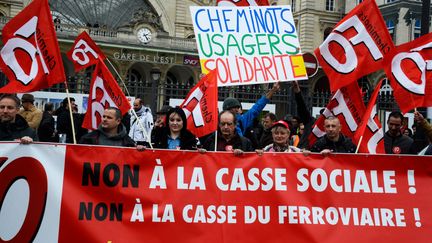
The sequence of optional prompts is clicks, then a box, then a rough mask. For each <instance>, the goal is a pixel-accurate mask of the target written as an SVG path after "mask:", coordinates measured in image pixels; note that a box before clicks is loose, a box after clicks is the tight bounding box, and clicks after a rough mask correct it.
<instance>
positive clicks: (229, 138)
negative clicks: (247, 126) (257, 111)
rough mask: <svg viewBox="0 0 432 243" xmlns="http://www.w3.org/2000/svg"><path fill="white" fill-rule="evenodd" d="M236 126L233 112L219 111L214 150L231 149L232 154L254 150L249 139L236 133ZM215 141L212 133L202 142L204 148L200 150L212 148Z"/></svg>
mask: <svg viewBox="0 0 432 243" xmlns="http://www.w3.org/2000/svg"><path fill="white" fill-rule="evenodd" d="M236 126H237V119H236V114H235V113H233V112H231V111H222V112H221V113H219V127H218V132H217V147H216V151H232V152H233V153H234V155H241V154H243V152H252V151H254V148H253V147H252V143H251V142H250V140H249V139H247V138H245V137H243V136H240V135H239V134H238V133H237V129H236ZM215 143H216V141H215V135H214V134H213V135H211V136H210V137H209V138H207V140H206V141H205V142H204V145H203V148H204V149H201V150H200V152H205V151H206V150H211V151H212V150H214V149H215Z"/></svg>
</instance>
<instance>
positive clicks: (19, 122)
mask: <svg viewBox="0 0 432 243" xmlns="http://www.w3.org/2000/svg"><path fill="white" fill-rule="evenodd" d="M24 136H29V137H31V138H32V139H33V141H38V136H37V134H36V132H35V130H33V129H32V128H30V127H29V125H28V123H27V121H26V120H25V119H24V118H23V117H22V116H20V115H18V114H17V115H16V117H15V122H14V123H10V122H0V141H14V140H15V139H20V138H22V137H24Z"/></svg>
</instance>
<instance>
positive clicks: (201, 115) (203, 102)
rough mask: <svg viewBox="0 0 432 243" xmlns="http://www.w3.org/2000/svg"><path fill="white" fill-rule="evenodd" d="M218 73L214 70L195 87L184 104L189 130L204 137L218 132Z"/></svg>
mask: <svg viewBox="0 0 432 243" xmlns="http://www.w3.org/2000/svg"><path fill="white" fill-rule="evenodd" d="M217 103H218V88H217V71H215V70H212V71H210V72H209V73H208V74H207V75H205V76H204V77H203V78H201V80H200V81H199V82H198V83H197V84H196V85H195V87H193V88H192V89H191V90H190V91H189V94H188V95H187V96H186V98H185V99H184V101H183V102H182V104H181V105H180V107H181V108H183V111H184V112H185V114H186V118H187V128H188V130H189V131H191V132H192V133H193V134H195V136H197V137H202V136H205V135H207V134H209V133H212V132H214V131H216V129H217V125H218V120H217V119H218V118H217V117H218V106H217Z"/></svg>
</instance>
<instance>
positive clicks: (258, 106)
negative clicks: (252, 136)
mask: <svg viewBox="0 0 432 243" xmlns="http://www.w3.org/2000/svg"><path fill="white" fill-rule="evenodd" d="M269 102H270V100H269V99H267V97H266V96H265V95H263V96H262V97H261V98H260V99H259V100H257V102H256V103H255V104H254V105H253V106H252V108H251V109H250V110H248V111H247V112H246V113H244V114H241V115H240V114H237V127H236V130H237V133H238V134H239V135H240V136H243V134H244V133H245V132H246V129H247V128H249V127H250V126H252V124H253V120H254V119H255V118H256V117H258V115H259V114H260V113H261V111H262V110H263V109H264V107H265V106H266V105H267V104H268V103H269Z"/></svg>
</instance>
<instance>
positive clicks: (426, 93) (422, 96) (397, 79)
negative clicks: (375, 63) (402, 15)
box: [385, 33, 432, 113]
mask: <svg viewBox="0 0 432 243" xmlns="http://www.w3.org/2000/svg"><path fill="white" fill-rule="evenodd" d="M431 47H432V33H429V34H427V35H425V36H422V37H420V38H418V39H416V40H414V41H411V42H408V43H406V44H403V45H401V46H398V47H397V48H396V49H395V50H394V51H393V52H391V53H390V54H389V55H388V57H386V58H385V63H386V65H385V66H386V69H385V70H386V74H387V77H388V78H389V79H390V85H391V86H392V88H393V91H394V93H393V95H394V97H395V99H396V101H397V103H398V105H399V108H400V109H401V111H402V112H404V113H406V112H408V111H410V110H412V109H414V108H416V107H428V106H432V81H431V79H432V72H431V71H432V65H431V63H430V60H432V50H431Z"/></svg>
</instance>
